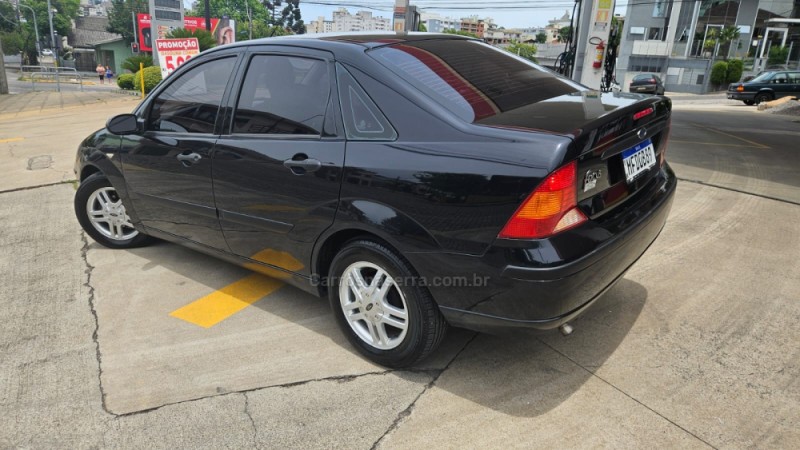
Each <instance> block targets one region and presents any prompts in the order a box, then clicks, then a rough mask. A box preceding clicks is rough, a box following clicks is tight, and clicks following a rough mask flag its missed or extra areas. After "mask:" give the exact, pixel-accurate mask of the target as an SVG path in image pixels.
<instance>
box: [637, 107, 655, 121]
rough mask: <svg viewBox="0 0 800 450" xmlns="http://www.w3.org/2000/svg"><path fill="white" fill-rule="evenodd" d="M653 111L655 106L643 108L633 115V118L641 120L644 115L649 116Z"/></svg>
mask: <svg viewBox="0 0 800 450" xmlns="http://www.w3.org/2000/svg"><path fill="white" fill-rule="evenodd" d="M653 111H655V109H653V108H647V109H643V110H641V111H639V112H637V113H636V114H634V115H633V120H639V119H641V118H642V117H645V116H649V115H650V114H653Z"/></svg>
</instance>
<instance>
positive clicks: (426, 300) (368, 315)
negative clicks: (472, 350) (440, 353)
mask: <svg viewBox="0 0 800 450" xmlns="http://www.w3.org/2000/svg"><path fill="white" fill-rule="evenodd" d="M330 273H331V275H332V278H331V280H332V281H333V282H332V283H330V285H329V288H328V296H329V299H330V302H331V307H332V308H333V313H334V316H335V317H336V322H337V323H338V324H339V327H340V328H341V330H342V332H343V333H344V334H345V335H346V336H347V339H348V340H349V341H350V343H351V344H352V345H353V346H354V347H355V348H356V349H358V351H359V352H360V353H361V354H363V355H364V356H366V357H367V358H369V359H370V360H372V361H374V362H376V363H378V364H380V365H383V366H386V367H392V368H402V367H408V366H412V365H414V364H416V363H417V362H419V361H420V360H422V359H423V358H425V357H427V356H428V355H430V354H431V353H432V352H433V351H434V350H436V348H437V347H438V346H439V344H440V343H441V342H442V339H443V338H444V335H445V332H446V330H447V323H446V322H445V320H444V318H443V317H442V314H441V312H439V307H438V306H437V305H436V303H435V302H434V301H433V298H432V297H431V295H430V293H429V292H428V290H427V289H426V288H425V287H424V286H420V285H419V284H420V278H419V277H418V276H416V274H415V273H414V272H413V270H412V269H411V267H410V265H409V264H408V263H407V262H406V261H405V260H404V259H403V258H402V257H400V256H398V255H397V254H396V253H395V252H393V251H392V250H390V249H389V248H387V247H386V246H384V245H383V244H380V243H377V242H375V241H371V240H366V239H364V240H355V241H351V242H350V243H348V244H347V245H345V246H344V247H343V248H342V250H341V251H339V253H338V254H337V255H336V257H335V258H334V260H333V263H332V264H331V270H330Z"/></svg>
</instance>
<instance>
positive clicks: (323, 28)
mask: <svg viewBox="0 0 800 450" xmlns="http://www.w3.org/2000/svg"><path fill="white" fill-rule="evenodd" d="M332 31H333V21H332V20H326V19H325V16H319V17H317V20H314V21H312V22H310V23H309V24H308V25H306V33H330V32H332Z"/></svg>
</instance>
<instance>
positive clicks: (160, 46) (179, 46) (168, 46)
mask: <svg viewBox="0 0 800 450" xmlns="http://www.w3.org/2000/svg"><path fill="white" fill-rule="evenodd" d="M156 51H157V53H158V65H159V66H160V67H161V78H166V77H167V75H169V74H171V73H172V72H173V71H175V69H177V68H178V67H180V65H181V64H183V63H185V62H186V61H188V60H189V59H190V58H191V57H192V56H195V55H197V54H199V53H200V43H199V42H198V41H197V38H184V39H156Z"/></svg>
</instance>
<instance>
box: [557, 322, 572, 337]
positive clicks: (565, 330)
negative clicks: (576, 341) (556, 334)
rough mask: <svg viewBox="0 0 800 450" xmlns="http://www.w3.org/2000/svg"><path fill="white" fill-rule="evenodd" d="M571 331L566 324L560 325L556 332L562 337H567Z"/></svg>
mask: <svg viewBox="0 0 800 450" xmlns="http://www.w3.org/2000/svg"><path fill="white" fill-rule="evenodd" d="M572 330H573V328H572V325H570V324H568V323H565V324H562V325H561V326H560V327H558V331H560V332H561V334H563V335H564V336H569V335H570V334H572Z"/></svg>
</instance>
